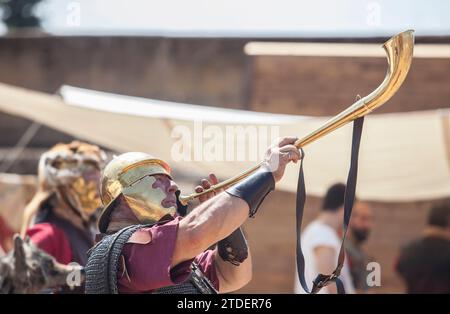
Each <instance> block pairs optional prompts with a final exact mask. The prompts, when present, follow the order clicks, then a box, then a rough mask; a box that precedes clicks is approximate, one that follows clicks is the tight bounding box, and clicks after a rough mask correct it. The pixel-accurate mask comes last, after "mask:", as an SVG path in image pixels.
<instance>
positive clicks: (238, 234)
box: [217, 228, 248, 266]
mask: <svg viewBox="0 0 450 314" xmlns="http://www.w3.org/2000/svg"><path fill="white" fill-rule="evenodd" d="M217 250H218V252H219V256H220V257H221V258H222V259H223V260H224V261H226V262H230V263H231V264H233V265H235V266H239V264H240V263H242V262H243V261H245V260H246V259H247V257H248V246H247V240H246V239H245V236H244V234H243V232H242V230H241V228H237V229H236V230H235V231H234V232H233V233H232V234H230V235H229V236H228V237H226V238H225V239H223V240H221V241H219V243H217Z"/></svg>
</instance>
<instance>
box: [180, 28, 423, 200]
mask: <svg viewBox="0 0 450 314" xmlns="http://www.w3.org/2000/svg"><path fill="white" fill-rule="evenodd" d="M383 48H384V50H385V51H386V54H387V61H388V69H387V72H386V76H385V78H384V80H383V82H382V83H381V84H380V86H378V87H377V88H376V89H375V90H374V91H373V92H372V93H370V94H369V95H367V96H366V97H364V98H361V99H359V100H357V101H356V102H355V103H354V104H352V105H351V106H350V107H348V108H347V109H345V110H344V111H342V112H341V113H339V114H338V115H336V116H334V117H333V118H331V119H330V120H328V121H327V122H325V123H324V124H323V125H322V126H321V127H319V128H318V129H316V130H315V131H313V132H311V133H309V134H308V135H306V136H304V137H303V138H301V139H299V140H297V141H296V142H295V146H296V147H298V148H300V147H304V146H306V145H308V144H309V143H312V142H314V141H315V140H317V139H319V138H321V137H322V136H325V135H327V134H328V133H330V132H332V131H334V130H336V129H338V128H340V127H341V126H343V125H345V124H347V123H349V122H351V121H353V120H355V119H357V118H359V117H362V116H365V115H366V114H368V113H370V112H371V111H372V110H374V109H376V108H378V107H380V106H382V105H383V104H385V103H386V102H387V101H388V100H389V99H390V98H391V97H392V96H393V95H394V94H395V93H396V92H397V90H398V89H399V88H400V86H401V85H402V83H403V81H404V80H405V78H406V75H407V74H408V71H409V68H410V66H411V62H412V58H413V48H414V31H413V30H408V31H405V32H402V33H400V34H398V35H396V36H394V37H392V38H391V39H389V40H388V41H386V42H385V43H384V44H383ZM260 166H261V163H259V164H258V165H256V166H254V167H252V168H250V169H248V170H246V171H244V172H243V173H241V174H239V175H237V176H234V177H232V178H230V179H227V180H225V181H222V182H220V183H217V184H215V185H213V186H211V187H210V188H209V189H207V190H204V191H203V192H200V193H192V194H190V195H182V196H180V202H181V203H182V204H183V205H186V204H188V203H189V202H190V201H191V200H193V199H195V198H197V197H199V196H201V195H204V194H206V193H209V192H212V191H215V190H219V189H224V188H227V187H230V186H232V185H234V184H236V183H237V182H239V181H240V180H242V179H244V178H246V177H247V176H249V175H250V174H252V173H253V172H255V171H256V170H257V169H258V168H259V167H260Z"/></svg>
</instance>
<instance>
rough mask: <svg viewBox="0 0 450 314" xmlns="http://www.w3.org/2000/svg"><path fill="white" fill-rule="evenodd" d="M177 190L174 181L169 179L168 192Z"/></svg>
mask: <svg viewBox="0 0 450 314" xmlns="http://www.w3.org/2000/svg"><path fill="white" fill-rule="evenodd" d="M176 191H178V185H177V184H176V183H175V181H172V180H171V181H170V185H169V188H168V189H167V192H168V193H175V192H176Z"/></svg>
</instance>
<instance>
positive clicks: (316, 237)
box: [294, 183, 355, 293]
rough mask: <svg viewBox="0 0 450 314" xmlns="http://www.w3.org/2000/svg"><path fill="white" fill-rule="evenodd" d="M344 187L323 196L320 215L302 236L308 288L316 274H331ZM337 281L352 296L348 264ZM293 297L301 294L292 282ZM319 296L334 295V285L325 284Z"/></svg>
mask: <svg viewBox="0 0 450 314" xmlns="http://www.w3.org/2000/svg"><path fill="white" fill-rule="evenodd" d="M344 195H345V185H344V184H342V183H337V184H334V185H332V186H331V187H330V188H329V189H328V191H327V193H326V195H325V199H324V202H323V205H322V209H321V212H320V213H319V215H318V216H317V218H316V219H314V220H313V221H312V222H311V223H310V224H309V225H308V226H306V228H305V230H304V231H303V232H302V236H301V241H302V243H301V244H302V249H303V255H304V257H305V279H306V283H307V284H308V287H309V288H311V286H312V282H313V280H314V279H315V278H316V276H317V275H318V274H319V273H320V274H331V273H332V272H333V271H334V269H335V268H336V265H337V261H338V256H339V250H340V247H341V238H340V235H339V233H340V231H341V229H342V219H343V214H344ZM339 278H340V279H341V280H342V283H343V285H344V288H345V292H346V293H355V288H354V286H353V282H352V278H351V275H350V270H349V267H348V262H347V261H345V263H344V267H343V268H342V271H341V275H340V276H339ZM294 292H295V293H305V291H304V290H303V288H302V287H301V285H300V282H299V281H298V277H297V276H296V279H295V287H294ZM319 293H337V289H336V285H335V284H334V283H331V284H329V285H328V286H325V287H324V288H322V289H321V290H320V291H319Z"/></svg>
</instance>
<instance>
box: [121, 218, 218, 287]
mask: <svg viewBox="0 0 450 314" xmlns="http://www.w3.org/2000/svg"><path fill="white" fill-rule="evenodd" d="M181 219H182V218H181V217H176V218H175V219H174V220H172V221H170V222H168V223H165V224H163V225H155V226H152V227H149V228H142V229H140V230H138V231H136V232H148V233H149V234H150V237H148V236H147V238H148V239H149V242H145V241H144V242H141V243H136V242H139V241H133V236H134V234H133V235H132V237H131V238H130V239H131V241H130V240H129V241H128V243H126V244H125V246H124V248H123V251H122V256H123V257H124V261H125V266H126V267H125V268H126V273H125V272H124V269H123V268H122V267H120V268H119V272H118V288H119V292H120V293H148V292H151V291H152V290H155V289H158V288H162V287H166V286H171V285H175V284H179V283H182V282H183V281H185V280H186V279H187V278H188V276H189V274H190V265H191V263H192V262H193V261H195V262H196V263H197V264H198V265H199V268H200V269H201V270H202V272H203V273H204V274H205V275H206V277H207V278H208V279H209V280H210V281H211V283H212V284H213V286H214V288H215V289H216V290H219V279H218V277H217V273H216V268H215V265H214V251H213V250H207V251H205V252H203V253H202V254H200V255H198V256H197V257H195V258H193V259H191V260H187V261H185V262H182V263H180V264H178V265H176V266H175V267H173V268H171V267H170V265H171V263H172V255H173V251H174V249H175V242H176V238H177V232H178V225H179V222H180V220H181ZM141 238H142V239H145V234H143V236H142V237H141Z"/></svg>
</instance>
